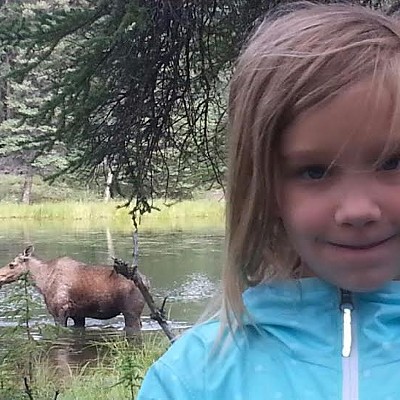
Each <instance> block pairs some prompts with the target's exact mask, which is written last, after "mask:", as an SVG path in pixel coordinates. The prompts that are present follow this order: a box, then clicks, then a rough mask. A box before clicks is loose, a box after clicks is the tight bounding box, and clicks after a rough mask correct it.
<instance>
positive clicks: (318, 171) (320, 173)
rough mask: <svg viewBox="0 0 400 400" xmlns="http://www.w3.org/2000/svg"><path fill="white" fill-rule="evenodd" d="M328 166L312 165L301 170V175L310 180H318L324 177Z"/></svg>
mask: <svg viewBox="0 0 400 400" xmlns="http://www.w3.org/2000/svg"><path fill="white" fill-rule="evenodd" d="M327 172H328V168H327V167H324V166H322V165H312V166H309V167H305V168H303V169H302V170H301V174H300V175H301V177H302V178H304V179H310V180H319V179H323V178H325V176H326V174H327Z"/></svg>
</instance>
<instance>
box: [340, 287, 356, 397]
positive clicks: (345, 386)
mask: <svg viewBox="0 0 400 400" xmlns="http://www.w3.org/2000/svg"><path fill="white" fill-rule="evenodd" d="M340 310H341V311H342V318H343V337H342V372H343V382H342V399H343V400H357V399H358V354H357V353H358V352H357V350H358V349H357V335H356V332H357V329H356V318H355V315H353V313H352V312H353V310H354V304H353V299H352V294H351V292H350V291H348V290H344V289H340Z"/></svg>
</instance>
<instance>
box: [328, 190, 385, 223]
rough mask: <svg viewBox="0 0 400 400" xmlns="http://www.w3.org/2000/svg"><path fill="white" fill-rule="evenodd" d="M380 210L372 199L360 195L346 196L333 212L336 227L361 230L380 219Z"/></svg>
mask: <svg viewBox="0 0 400 400" xmlns="http://www.w3.org/2000/svg"><path fill="white" fill-rule="evenodd" d="M381 214H382V213H381V209H380V207H379V205H378V204H376V203H375V201H373V199H371V198H369V197H368V196H364V195H361V194H358V195H354V194H351V195H349V194H348V195H346V196H345V198H342V199H341V201H340V204H339V206H338V207H337V209H336V212H335V221H336V223H337V224H338V225H348V226H353V227H355V228H362V227H364V226H365V225H369V224H371V223H373V222H377V221H379V219H380V218H381Z"/></svg>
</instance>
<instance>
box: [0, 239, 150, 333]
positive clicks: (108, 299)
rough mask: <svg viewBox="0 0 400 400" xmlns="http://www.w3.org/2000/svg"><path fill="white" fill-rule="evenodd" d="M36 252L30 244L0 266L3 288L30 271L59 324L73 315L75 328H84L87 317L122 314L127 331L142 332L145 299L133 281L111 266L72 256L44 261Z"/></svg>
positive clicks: (103, 317) (0, 285)
mask: <svg viewBox="0 0 400 400" xmlns="http://www.w3.org/2000/svg"><path fill="white" fill-rule="evenodd" d="M33 251H34V248H33V246H28V247H27V248H26V249H25V250H24V251H23V252H22V253H21V254H19V255H18V256H17V257H16V258H15V259H14V260H13V261H11V262H10V263H9V264H8V265H6V266H4V267H2V268H0V288H1V287H2V286H3V285H5V284H7V283H11V282H15V281H16V280H17V279H19V278H20V277H21V276H22V275H23V274H26V273H27V274H29V275H30V277H31V279H32V281H33V283H34V285H35V287H36V288H37V289H38V291H39V292H40V293H41V294H42V295H43V297H44V301H45V303H46V307H47V309H48V311H49V312H50V314H51V315H52V316H53V318H54V321H55V323H56V324H59V325H61V326H67V321H68V318H71V319H72V320H73V321H74V326H75V327H80V328H83V327H84V326H85V318H86V317H90V318H95V319H109V318H113V317H115V316H117V315H119V314H121V313H122V314H123V316H124V319H125V331H126V332H127V333H129V334H132V333H137V332H139V331H140V329H141V322H140V315H141V313H142V311H143V308H144V305H145V301H144V298H143V296H142V294H141V292H140V290H139V289H138V288H137V287H136V285H135V283H134V282H133V281H132V280H129V279H127V278H125V277H124V276H122V275H120V274H118V273H117V272H116V271H114V269H113V268H110V267H109V266H105V265H95V266H93V265H87V264H84V263H82V262H79V261H76V260H74V259H72V258H69V257H62V258H56V259H54V260H51V261H43V260H41V259H39V258H37V257H35V256H33ZM142 276H143V275H142ZM143 278H144V281H145V282H147V280H146V279H145V277H144V276H143Z"/></svg>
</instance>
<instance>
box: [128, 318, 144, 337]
mask: <svg viewBox="0 0 400 400" xmlns="http://www.w3.org/2000/svg"><path fill="white" fill-rule="evenodd" d="M124 319H125V332H126V333H127V335H131V334H135V333H139V332H140V329H141V327H142V323H141V321H140V317H138V316H137V315H135V314H124Z"/></svg>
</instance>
